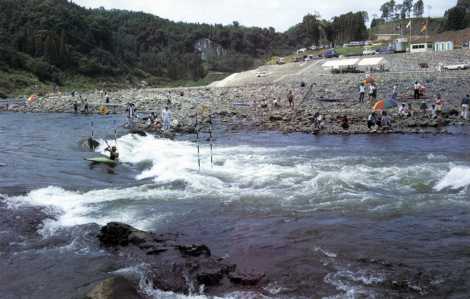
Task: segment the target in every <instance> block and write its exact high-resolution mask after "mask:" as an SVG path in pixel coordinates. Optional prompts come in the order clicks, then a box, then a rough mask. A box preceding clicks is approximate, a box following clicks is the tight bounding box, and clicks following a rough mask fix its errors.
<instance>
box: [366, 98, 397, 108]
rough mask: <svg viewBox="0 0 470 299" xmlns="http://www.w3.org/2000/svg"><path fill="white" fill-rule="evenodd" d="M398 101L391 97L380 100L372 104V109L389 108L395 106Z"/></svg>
mask: <svg viewBox="0 0 470 299" xmlns="http://www.w3.org/2000/svg"><path fill="white" fill-rule="evenodd" d="M397 106H398V103H397V102H395V101H394V100H392V99H386V100H380V101H378V102H377V103H375V104H374V107H372V110H374V111H379V110H385V109H390V108H393V107H397Z"/></svg>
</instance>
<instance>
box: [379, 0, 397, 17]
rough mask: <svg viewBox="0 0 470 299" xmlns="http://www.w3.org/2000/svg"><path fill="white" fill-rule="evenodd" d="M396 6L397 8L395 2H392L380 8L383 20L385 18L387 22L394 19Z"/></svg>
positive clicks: (391, 0)
mask: <svg viewBox="0 0 470 299" xmlns="http://www.w3.org/2000/svg"><path fill="white" fill-rule="evenodd" d="M395 6H396V3H395V0H390V1H388V2H385V3H384V4H382V6H381V7H380V11H381V12H382V18H384V19H385V20H389V19H390V18H394V17H395Z"/></svg>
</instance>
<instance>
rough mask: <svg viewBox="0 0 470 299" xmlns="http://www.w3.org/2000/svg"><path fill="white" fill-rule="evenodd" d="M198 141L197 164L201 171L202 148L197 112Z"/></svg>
mask: <svg viewBox="0 0 470 299" xmlns="http://www.w3.org/2000/svg"><path fill="white" fill-rule="evenodd" d="M196 143H197V165H198V168H199V171H201V149H200V146H199V120H198V117H197V112H196Z"/></svg>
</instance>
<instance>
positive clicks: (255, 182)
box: [8, 135, 470, 234]
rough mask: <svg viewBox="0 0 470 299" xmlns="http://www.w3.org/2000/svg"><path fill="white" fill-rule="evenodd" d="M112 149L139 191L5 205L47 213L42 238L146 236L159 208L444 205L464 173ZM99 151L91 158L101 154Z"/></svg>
mask: <svg viewBox="0 0 470 299" xmlns="http://www.w3.org/2000/svg"><path fill="white" fill-rule="evenodd" d="M113 142H114V141H109V143H110V144H112V143H113ZM101 143H102V144H104V142H101ZM117 145H118V148H119V151H120V158H121V161H122V162H123V163H127V164H130V165H132V166H133V167H137V168H139V167H146V168H145V169H142V171H141V172H140V174H138V175H137V176H136V178H135V179H136V180H137V181H144V182H145V183H146V184H145V185H139V186H135V187H128V188H109V189H102V190H92V191H88V192H77V191H68V190H64V189H62V188H59V187H48V188H43V189H39V190H34V191H32V192H30V193H29V194H27V195H24V196H17V197H13V198H9V199H8V202H9V203H10V205H15V204H28V205H34V206H44V207H47V209H49V212H50V214H52V215H53V216H54V219H50V220H47V221H46V222H45V225H44V228H43V233H44V234H50V233H54V232H55V231H56V230H57V229H59V228H61V227H71V226H76V225H81V224H86V223H98V224H101V225H102V224H105V223H107V222H110V221H122V222H126V223H129V224H131V225H134V226H136V227H137V228H140V229H150V228H152V226H153V225H155V223H158V221H162V220H164V219H166V218H167V217H171V216H172V214H171V213H168V212H162V211H155V213H152V217H151V219H149V218H148V217H142V213H144V211H145V210H149V209H152V208H153V206H154V204H155V203H157V202H159V201H160V202H162V201H178V200H196V201H197V200H214V201H217V202H233V201H240V202H243V203H244V204H245V205H253V206H254V207H257V206H259V205H260V204H262V205H263V206H264V207H266V206H269V207H274V208H283V209H294V210H296V211H299V212H305V211H311V210H316V209H337V208H341V209H363V210H368V211H371V212H373V211H379V210H380V211H384V210H387V209H399V208H400V207H402V206H408V207H409V206H410V205H412V203H413V202H414V203H415V204H416V205H418V204H420V205H421V204H423V202H426V200H425V199H423V197H421V196H420V195H421V194H426V198H429V200H430V201H431V200H440V201H445V200H447V198H446V197H443V196H442V195H439V194H437V192H436V191H442V190H443V189H445V188H462V187H465V186H468V185H469V184H470V168H468V167H453V168H452V169H450V171H449V167H451V166H449V164H448V163H446V162H440V161H429V159H425V160H423V161H417V162H416V163H415V164H409V163H408V164H403V163H402V164H400V163H396V162H393V163H391V162H389V161H386V160H384V161H382V162H381V163H379V162H380V161H381V159H382V160H383V158H382V157H379V156H374V155H372V156H371V157H368V156H366V155H356V156H344V155H338V154H332V155H328V154H326V155H325V154H324V151H323V150H322V149H319V148H315V147H312V146H289V147H267V146H266V147H261V146H249V145H241V146H240V145H238V146H218V147H216V148H215V151H214V153H215V156H214V160H215V163H214V165H213V166H211V164H210V158H209V157H210V155H209V148H208V147H207V146H206V147H202V148H201V155H200V157H201V161H202V162H201V163H202V164H201V171H198V156H197V151H196V145H195V144H194V143H191V142H186V141H171V140H167V139H159V138H155V137H153V136H145V137H142V136H136V135H126V136H123V137H121V138H119V139H118V140H117ZM104 148H105V147H104V146H103V145H102V146H101V147H99V148H98V149H97V151H98V152H100V153H104ZM425 158H426V157H425ZM448 171H449V172H448ZM147 181H148V182H147ZM178 182H179V183H178ZM436 184H437V185H436ZM433 186H435V187H434V189H433ZM433 195H438V196H439V198H433ZM457 200H459V199H458V198H457ZM403 202H407V204H406V205H403V204H402V203H403Z"/></svg>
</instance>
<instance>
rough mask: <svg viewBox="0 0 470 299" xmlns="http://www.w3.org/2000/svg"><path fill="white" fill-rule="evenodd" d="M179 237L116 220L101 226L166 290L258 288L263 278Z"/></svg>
mask: <svg viewBox="0 0 470 299" xmlns="http://www.w3.org/2000/svg"><path fill="white" fill-rule="evenodd" d="M177 236H178V235H174V234H171V235H157V234H155V233H150V232H145V231H141V230H137V229H135V228H133V227H131V226H129V225H127V224H123V223H116V222H113V223H109V224H108V225H106V226H104V227H103V228H102V229H101V231H100V233H99V235H98V239H99V240H100V243H101V245H102V246H104V247H106V248H108V249H112V250H113V251H114V252H115V253H117V254H119V255H120V256H132V259H133V261H134V262H135V261H138V262H140V263H144V264H146V265H148V266H149V268H150V270H149V271H148V277H147V279H149V280H150V281H151V282H152V285H153V286H155V287H156V288H158V289H160V290H163V291H171V292H175V293H184V294H190V293H191V292H193V291H194V290H195V289H196V290H197V289H199V288H201V287H202V286H204V289H205V290H206V291H207V292H208V293H209V294H211V291H213V290H217V291H220V290H222V291H223V289H225V288H226V289H227V290H228V289H233V288H237V287H243V288H246V287H247V286H249V287H251V288H253V289H257V286H258V285H259V284H260V282H261V280H262V278H263V277H264V276H263V275H261V274H259V275H258V274H256V275H253V274H248V273H243V272H240V271H237V266H236V265H234V264H231V263H228V262H227V261H225V260H224V259H221V258H218V257H215V256H212V255H211V251H210V249H209V247H207V246H206V245H203V244H192V245H187V244H181V243H178V241H177ZM235 271H237V272H235Z"/></svg>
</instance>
